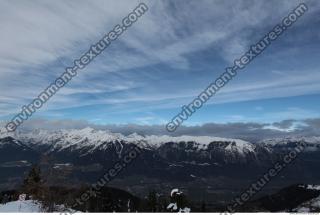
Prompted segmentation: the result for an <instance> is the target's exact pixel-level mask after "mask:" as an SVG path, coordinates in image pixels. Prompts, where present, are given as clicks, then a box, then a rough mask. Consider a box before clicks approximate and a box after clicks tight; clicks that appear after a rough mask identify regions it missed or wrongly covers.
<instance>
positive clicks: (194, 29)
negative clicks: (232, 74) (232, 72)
mask: <svg viewBox="0 0 320 215" xmlns="http://www.w3.org/2000/svg"><path fill="white" fill-rule="evenodd" d="M139 2H141V1H132V0H124V1H121V2H119V1H116V0H114V1H111V0H110V1H97V0H94V1H90V2H89V1H68V2H65V1H61V0H58V1H48V0H44V1H19V2H18V1H9V0H8V1H1V2H0V17H1V18H0V26H1V30H0V31H1V34H0V41H1V46H0V66H1V71H0V92H1V93H0V116H1V119H2V120H8V119H11V118H12V117H13V116H14V115H15V114H16V113H18V112H19V111H20V108H21V106H23V105H25V104H28V103H30V102H31V101H32V100H33V98H35V97H36V96H37V95H38V94H39V93H40V92H41V91H42V90H44V89H45V88H46V87H47V86H48V85H49V84H50V83H51V82H52V81H53V80H54V79H55V78H56V77H58V76H59V75H60V74H61V73H62V72H63V70H64V68H65V67H68V66H71V65H72V62H73V60H74V59H76V58H78V57H79V56H81V54H82V53H84V52H85V51H86V50H87V49H88V48H89V47H90V45H91V44H93V43H95V42H97V41H98V40H99V39H100V38H101V37H102V36H103V34H104V33H107V32H108V31H110V30H111V29H112V28H113V26H114V25H116V24H118V23H120V22H121V20H122V18H123V17H125V16H126V15H127V14H128V13H129V12H130V11H132V10H133V9H134V8H135V7H136V5H138V4H139ZM143 2H145V3H146V4H147V5H148V7H149V11H148V12H147V13H146V14H145V15H143V17H141V18H140V19H139V20H138V22H137V23H135V24H134V25H133V26H132V27H131V28H130V29H128V30H127V31H126V32H124V34H123V35H121V37H120V38H119V39H118V40H117V41H115V42H113V43H112V45H111V46H110V47H108V48H107V49H106V50H105V52H104V53H103V54H102V55H100V56H99V57H97V58H96V59H95V60H94V61H93V62H91V64H90V65H89V66H87V67H86V68H85V69H84V70H82V71H81V72H79V74H78V76H77V77H76V78H74V79H73V80H72V81H71V82H70V83H69V84H68V85H67V86H66V87H64V88H63V89H61V90H60V91H59V92H58V94H57V95H55V96H54V97H53V98H51V100H50V101H49V102H48V103H47V104H46V105H45V106H44V107H43V108H42V109H41V110H39V111H38V112H37V113H36V114H35V115H34V116H33V118H43V119H53V120H60V119H61V120H63V119H74V120H86V121H88V122H90V123H95V124H126V123H133V124H142V125H153V124H165V123H166V122H168V121H169V120H170V119H171V118H172V117H173V116H174V115H176V114H177V113H178V112H179V111H180V107H181V106H182V105H185V104H188V103H190V102H191V101H192V100H193V98H194V97H195V96H197V95H198V93H200V92H201V91H202V90H203V89H205V87H206V86H207V85H208V84H209V83H210V82H211V81H213V80H214V79H215V78H217V77H218V76H219V74H221V73H222V72H223V71H224V68H225V67H227V66H229V65H230V64H231V62H233V60H234V59H236V58H239V57H240V56H241V55H242V54H243V53H244V52H245V51H246V50H247V49H248V48H249V47H250V45H252V44H254V43H256V42H257V41H258V40H259V39H260V38H261V37H263V36H264V35H265V34H266V33H267V32H268V31H270V30H271V29H272V28H273V27H274V26H275V25H276V24H278V23H280V22H281V20H282V18H283V17H285V16H286V15H287V14H288V13H289V12H290V11H291V10H292V9H294V8H295V7H296V6H297V5H298V4H299V2H300V1H295V0H290V1H266V2H263V1H251V0H245V1H235V0H234V1H218V0H215V1H213V0H212V1H204V0H203V1H197V0H187V1H182V0H177V1H170V0H169V1H143ZM305 3H306V4H307V5H308V7H309V11H308V12H307V13H306V14H305V15H304V16H303V17H301V18H300V19H299V20H298V22H297V23H295V24H294V25H293V26H292V27H291V28H290V29H288V30H287V31H286V32H285V33H284V34H283V35H282V36H281V37H279V38H278V39H277V40H276V41H275V42H274V43H272V44H271V46H270V47H268V49H267V50H266V51H264V52H263V53H262V54H261V55H260V56H259V57H258V58H256V59H255V60H254V61H253V62H252V63H251V64H250V65H249V66H247V67H246V69H245V71H243V72H241V73H239V74H238V76H237V77H236V78H235V79H234V80H232V81H231V82H230V83H229V84H228V85H227V86H225V87H224V88H223V89H222V90H221V91H220V92H219V93H218V94H217V95H216V96H214V97H213V98H211V100H210V101H209V102H208V103H207V104H206V105H205V106H204V107H203V108H202V109H201V110H198V112H197V113H196V114H194V115H193V116H192V117H191V118H190V119H188V121H187V122H185V125H201V124H203V123H210V122H214V123H228V122H259V123H264V122H268V123H270V122H277V121H281V120H285V119H295V120H302V119H307V118H319V117H320V116H319V115H320V112H319V108H318V107H319V104H320V101H319V98H320V84H319V82H320V73H319V65H320V62H319V59H320V52H319V48H320V43H319V42H320V30H319V24H320V17H319V16H318V14H319V12H320V3H319V2H318V1H305Z"/></svg>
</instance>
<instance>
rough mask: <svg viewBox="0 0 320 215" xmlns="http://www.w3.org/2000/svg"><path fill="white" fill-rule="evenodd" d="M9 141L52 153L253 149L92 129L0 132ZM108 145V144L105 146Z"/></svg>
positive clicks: (244, 144)
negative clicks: (174, 147) (187, 146)
mask: <svg viewBox="0 0 320 215" xmlns="http://www.w3.org/2000/svg"><path fill="white" fill-rule="evenodd" d="M8 136H10V137H12V138H14V139H16V140H19V141H21V142H24V143H32V145H52V146H53V149H59V150H63V149H66V148H69V147H72V146H73V147H74V148H76V149H80V148H83V147H89V148H90V149H91V150H95V149H106V148H108V147H109V146H110V143H111V144H115V145H116V147H117V148H118V149H119V150H122V148H123V144H126V143H132V144H135V145H137V146H139V147H141V148H144V149H150V150H152V149H157V148H159V147H161V146H163V144H165V143H169V142H175V143H180V142H192V143H193V144H194V146H195V147H196V149H198V150H205V149H207V148H208V146H209V145H210V143H214V142H215V143H217V144H218V143H222V142H224V143H228V142H229V143H232V144H229V145H227V146H226V147H225V150H226V151H230V152H237V153H239V154H245V153H247V152H254V149H255V146H254V145H253V144H252V143H249V142H247V141H244V140H240V139H230V138H220V137H210V136H188V135H183V136H179V137H173V136H168V135H159V136H157V135H148V136H142V135H139V134H137V133H133V134H130V135H128V136H125V135H122V134H120V133H112V132H110V131H102V130H95V129H92V128H84V129H71V130H57V131H48V130H41V129H39V130H34V131H31V132H14V133H12V132H11V133H8V132H6V131H4V130H2V131H1V130H0V138H4V137H8ZM106 143H108V144H106Z"/></svg>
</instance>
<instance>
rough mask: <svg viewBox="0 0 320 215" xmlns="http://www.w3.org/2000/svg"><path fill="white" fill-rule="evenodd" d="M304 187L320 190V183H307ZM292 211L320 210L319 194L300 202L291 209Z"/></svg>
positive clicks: (308, 211)
mask: <svg viewBox="0 0 320 215" xmlns="http://www.w3.org/2000/svg"><path fill="white" fill-rule="evenodd" d="M305 188H306V189H307V190H318V191H320V185H307V186H306V187H305ZM293 211H294V212H298V213H310V212H320V195H319V196H318V197H316V198H314V199H311V200H309V201H307V202H304V203H302V204H301V205H299V206H298V207H297V208H295V209H293Z"/></svg>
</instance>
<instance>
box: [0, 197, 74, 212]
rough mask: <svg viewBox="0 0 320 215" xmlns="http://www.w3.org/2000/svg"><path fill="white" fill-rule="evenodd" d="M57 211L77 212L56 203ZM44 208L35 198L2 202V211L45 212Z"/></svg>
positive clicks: (0, 207)
mask: <svg viewBox="0 0 320 215" xmlns="http://www.w3.org/2000/svg"><path fill="white" fill-rule="evenodd" d="M55 208H56V209H55V212H64V211H68V212H70V213H75V212H76V211H74V210H72V209H66V208H65V207H64V206H63V205H56V206H55ZM44 212H45V211H44V209H43V208H42V207H41V203H39V202H38V201H35V200H24V201H21V200H18V201H13V202H8V203H6V204H0V213H44ZM77 213H78V212H77Z"/></svg>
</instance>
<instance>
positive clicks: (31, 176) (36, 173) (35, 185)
mask: <svg viewBox="0 0 320 215" xmlns="http://www.w3.org/2000/svg"><path fill="white" fill-rule="evenodd" d="M41 187H42V181H41V171H40V168H39V167H38V166H36V165H35V166H32V168H31V170H30V171H29V173H28V175H27V177H26V178H25V179H24V181H23V191H24V192H25V193H26V194H28V195H29V196H33V197H35V198H36V197H40V195H41Z"/></svg>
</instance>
